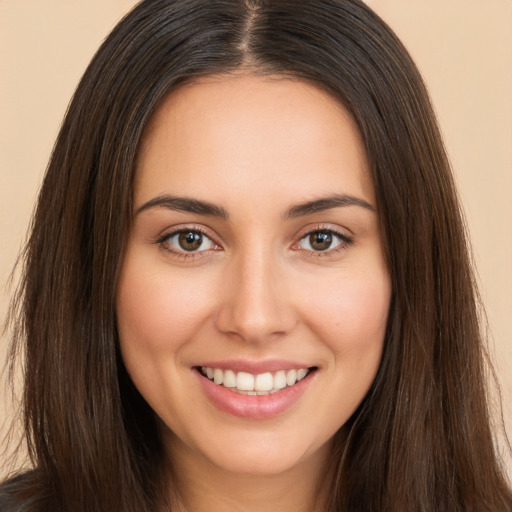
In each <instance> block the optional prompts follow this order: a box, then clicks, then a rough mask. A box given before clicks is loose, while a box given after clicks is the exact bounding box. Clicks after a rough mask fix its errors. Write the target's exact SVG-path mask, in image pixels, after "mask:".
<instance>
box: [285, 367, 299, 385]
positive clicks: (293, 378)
mask: <svg viewBox="0 0 512 512" xmlns="http://www.w3.org/2000/svg"><path fill="white" fill-rule="evenodd" d="M296 382H297V370H290V371H289V372H288V373H287V374H286V384H288V386H293V385H294V384H295V383H296Z"/></svg>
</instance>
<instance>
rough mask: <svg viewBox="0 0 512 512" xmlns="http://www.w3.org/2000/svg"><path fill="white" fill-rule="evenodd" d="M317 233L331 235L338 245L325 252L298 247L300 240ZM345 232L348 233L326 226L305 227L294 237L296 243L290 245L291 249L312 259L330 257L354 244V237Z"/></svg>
mask: <svg viewBox="0 0 512 512" xmlns="http://www.w3.org/2000/svg"><path fill="white" fill-rule="evenodd" d="M318 232H326V233H331V234H332V235H334V236H335V237H336V238H338V239H339V240H340V243H339V244H338V245H337V246H336V247H334V248H332V249H327V250H325V251H314V250H310V249H303V248H301V247H299V243H300V242H301V241H302V240H304V238H306V237H308V236H311V235H312V234H314V233H318ZM347 232H348V230H345V232H344V230H342V229H340V228H337V227H333V226H332V225H326V224H318V225H316V226H314V227H307V228H304V229H302V230H301V231H299V233H298V234H297V235H296V237H295V240H296V241H295V242H294V243H293V244H292V249H294V250H296V251H301V252H304V253H308V255H309V256H311V257H314V258H322V257H325V256H330V255H333V254H335V253H337V252H339V251H343V250H345V249H347V247H349V246H351V245H352V244H354V236H353V235H352V234H348V233H347Z"/></svg>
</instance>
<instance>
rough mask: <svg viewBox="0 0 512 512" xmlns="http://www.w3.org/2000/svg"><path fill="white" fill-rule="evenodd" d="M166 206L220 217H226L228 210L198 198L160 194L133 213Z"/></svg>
mask: <svg viewBox="0 0 512 512" xmlns="http://www.w3.org/2000/svg"><path fill="white" fill-rule="evenodd" d="M156 207H161V208H167V209H168V210H174V211H179V212H188V213H197V214H199V215H207V216H209V217H218V218H220V219H225V220H226V219H228V217H229V215H228V212H227V211H226V210H225V209H224V208H222V206H217V205H215V204H212V203H208V202H207V201H200V200H198V199H191V198H188V197H181V196H172V195H167V194H166V195H162V196H158V197H155V198H153V199H151V200H149V201H148V202H147V203H144V204H143V205H142V206H140V207H139V208H138V209H137V211H136V212H135V215H138V214H139V213H141V212H143V211H146V210H149V209H151V208H156Z"/></svg>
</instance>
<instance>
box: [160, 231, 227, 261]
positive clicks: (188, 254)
mask: <svg viewBox="0 0 512 512" xmlns="http://www.w3.org/2000/svg"><path fill="white" fill-rule="evenodd" d="M183 232H197V233H201V235H203V236H204V237H206V238H208V239H209V240H210V241H211V242H212V244H213V245H214V247H213V248H209V249H204V250H201V251H186V250H176V249H173V248H171V247H170V246H169V245H168V244H167V245H165V242H166V241H168V240H169V239H171V238H172V237H174V236H176V235H178V234H180V233H183ZM216 238H217V237H216V236H214V235H212V234H211V232H210V230H208V229H206V228H204V227H203V226H198V225H196V224H183V225H178V226H172V227H170V228H166V229H165V230H163V231H162V232H161V234H160V235H158V236H157V238H156V239H155V240H154V241H153V243H154V244H156V245H159V246H160V248H161V249H162V250H164V251H167V252H168V253H170V254H172V255H173V256H176V257H178V258H197V257H202V256H206V253H210V252H211V251H218V250H219V249H222V246H221V244H220V243H219V242H218V241H217V240H216Z"/></svg>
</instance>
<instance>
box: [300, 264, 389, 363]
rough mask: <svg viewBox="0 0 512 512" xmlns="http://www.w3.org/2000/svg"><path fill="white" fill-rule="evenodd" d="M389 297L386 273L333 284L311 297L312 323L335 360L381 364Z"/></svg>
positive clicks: (335, 281)
mask: <svg viewBox="0 0 512 512" xmlns="http://www.w3.org/2000/svg"><path fill="white" fill-rule="evenodd" d="M390 297H391V285H390V279H389V276H388V274H387V272H386V271H384V270H383V271H382V272H377V273H372V274H366V275H365V274H361V275H355V276H351V277H350V278H348V277H347V278H345V279H340V280H339V281H337V280H333V281H331V282H330V283H328V284H327V285H326V286H325V287H323V289H322V290H318V289H317V290H316V291H315V293H314V294H313V295H311V296H310V299H309V300H310V302H309V304H308V309H309V310H310V311H311V312H312V315H310V319H311V322H314V325H315V329H316V330H317V332H319V333H320V336H321V337H322V339H323V340H324V343H325V344H327V345H329V347H330V349H331V352H332V353H333V354H334V356H335V357H336V358H340V360H341V361H342V362H344V361H351V360H353V361H354V362H356V361H357V360H361V362H362V363H364V361H367V362H368V363H370V362H371V361H373V360H374V359H375V358H377V359H379V360H380V354H381V351H382V345H383V341H384V336H385V332H386V325H387V318H388V310H389V303H390ZM372 364H373V363H372Z"/></svg>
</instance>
